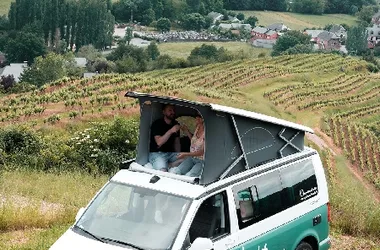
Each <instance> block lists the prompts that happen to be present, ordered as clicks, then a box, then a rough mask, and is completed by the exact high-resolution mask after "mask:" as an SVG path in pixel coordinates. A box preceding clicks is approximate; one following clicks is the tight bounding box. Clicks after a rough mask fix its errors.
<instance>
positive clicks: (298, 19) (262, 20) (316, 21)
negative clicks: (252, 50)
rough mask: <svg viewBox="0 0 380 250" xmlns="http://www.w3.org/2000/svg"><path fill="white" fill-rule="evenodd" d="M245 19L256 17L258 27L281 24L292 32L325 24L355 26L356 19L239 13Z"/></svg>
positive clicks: (289, 13) (342, 16)
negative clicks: (242, 14)
mask: <svg viewBox="0 0 380 250" xmlns="http://www.w3.org/2000/svg"><path fill="white" fill-rule="evenodd" d="M241 12H242V13H244V15H245V17H246V18H247V17H248V16H251V15H253V16H256V17H257V19H259V22H258V25H262V26H267V25H270V24H272V23H280V22H283V23H284V24H285V25H286V26H288V27H289V28H291V29H293V30H303V29H305V28H312V27H321V28H323V27H324V26H325V25H326V24H342V23H345V24H347V25H350V26H351V25H355V23H356V20H357V18H356V17H354V16H350V15H346V14H325V15H322V16H319V15H304V14H298V13H291V12H276V11H241Z"/></svg>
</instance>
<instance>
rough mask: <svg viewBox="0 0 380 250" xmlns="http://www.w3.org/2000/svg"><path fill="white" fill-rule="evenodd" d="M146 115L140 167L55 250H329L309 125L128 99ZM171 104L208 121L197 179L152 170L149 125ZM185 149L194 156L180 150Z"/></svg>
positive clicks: (126, 173)
mask: <svg viewBox="0 0 380 250" xmlns="http://www.w3.org/2000/svg"><path fill="white" fill-rule="evenodd" d="M126 96H128V97H132V98H137V99H139V102H140V107H141V118H140V119H141V122H140V132H139V133H140V136H139V143H138V147H137V156H136V159H133V160H130V161H127V162H124V163H123V164H122V168H121V170H120V171H119V172H118V173H117V174H115V175H114V176H113V177H112V178H111V179H110V180H109V181H108V182H107V183H106V184H105V185H104V186H103V188H101V190H99V192H98V193H97V194H96V195H95V197H94V198H93V199H92V200H91V201H90V202H89V204H88V205H87V207H86V208H82V209H80V210H79V212H78V214H77V216H76V221H75V223H74V225H72V226H71V227H70V228H69V229H68V230H67V231H66V232H65V233H64V234H63V235H62V236H61V237H60V238H59V239H58V240H57V241H56V242H55V243H54V245H53V246H52V247H51V248H50V249H51V250H63V249H65V250H67V249H70V250H83V249H91V250H97V249H98V250H100V249H101V250H107V249H110V250H111V249H115V250H116V249H149V250H162V249H175V250H184V249H191V250H211V249H214V250H225V249H236V250H238V249H239V250H248V249H252V250H326V249H329V248H330V238H329V220H330V207H329V197H328V189H327V183H326V178H325V173H324V169H323V166H322V163H321V160H320V157H319V155H318V153H317V152H316V151H315V150H313V149H311V148H308V147H306V146H304V136H305V133H313V131H312V130H311V129H310V128H307V127H305V126H302V125H299V124H295V123H291V122H288V121H284V120H281V119H277V118H274V117H270V116H266V115H262V114H258V113H254V112H248V111H245V110H240V109H235V108H231V107H224V106H220V105H215V104H209V103H199V102H192V101H189V100H183V99H177V98H171V97H163V96H153V95H148V94H143V93H136V92H128V93H127V94H126ZM163 104H171V105H174V106H175V108H176V114H177V116H178V117H181V116H194V115H195V114H201V115H202V117H203V120H204V126H205V150H204V157H203V159H204V167H203V171H202V172H201V174H200V175H199V176H195V177H194V176H185V175H178V174H175V173H171V172H162V171H158V170H155V169H152V167H151V164H150V162H149V161H148V154H149V143H150V126H151V124H152V122H153V121H154V120H156V119H157V118H158V117H159V116H160V115H161V114H162V112H161V106H162V105H163ZM181 150H186V149H183V148H182V149H181Z"/></svg>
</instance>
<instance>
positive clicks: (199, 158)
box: [169, 113, 205, 177]
mask: <svg viewBox="0 0 380 250" xmlns="http://www.w3.org/2000/svg"><path fill="white" fill-rule="evenodd" d="M195 123H196V128H195V131H194V134H191V133H190V131H189V129H188V128H187V127H186V126H185V125H183V126H181V128H182V129H183V130H184V132H185V133H186V134H187V136H188V137H189V138H190V139H191V145H190V152H182V153H179V154H178V155H177V158H178V159H180V160H181V159H183V161H182V162H181V163H180V164H179V166H178V167H173V168H170V170H169V172H171V173H175V174H181V175H186V176H190V177H199V176H200V175H201V174H202V171H203V166H204V160H203V154H204V144H205V131H204V120H203V118H202V116H201V115H200V114H199V113H198V114H197V115H196V117H195Z"/></svg>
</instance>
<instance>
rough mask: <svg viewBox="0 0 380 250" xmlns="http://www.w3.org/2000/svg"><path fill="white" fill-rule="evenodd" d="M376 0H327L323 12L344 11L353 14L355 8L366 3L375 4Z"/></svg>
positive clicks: (360, 7)
mask: <svg viewBox="0 0 380 250" xmlns="http://www.w3.org/2000/svg"><path fill="white" fill-rule="evenodd" d="M375 4H376V0H365V1H357V0H327V1H326V5H325V13H345V14H353V13H354V12H355V10H358V9H359V10H360V9H362V8H363V7H364V6H366V5H375Z"/></svg>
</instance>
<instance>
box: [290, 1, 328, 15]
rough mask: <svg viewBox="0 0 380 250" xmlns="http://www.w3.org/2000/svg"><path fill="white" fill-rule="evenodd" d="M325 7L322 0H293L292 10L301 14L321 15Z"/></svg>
mask: <svg viewBox="0 0 380 250" xmlns="http://www.w3.org/2000/svg"><path fill="white" fill-rule="evenodd" d="M324 8H325V1H324V0H295V1H294V2H293V4H292V11H293V12H298V13H303V14H316V15H322V14H323V12H324Z"/></svg>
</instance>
